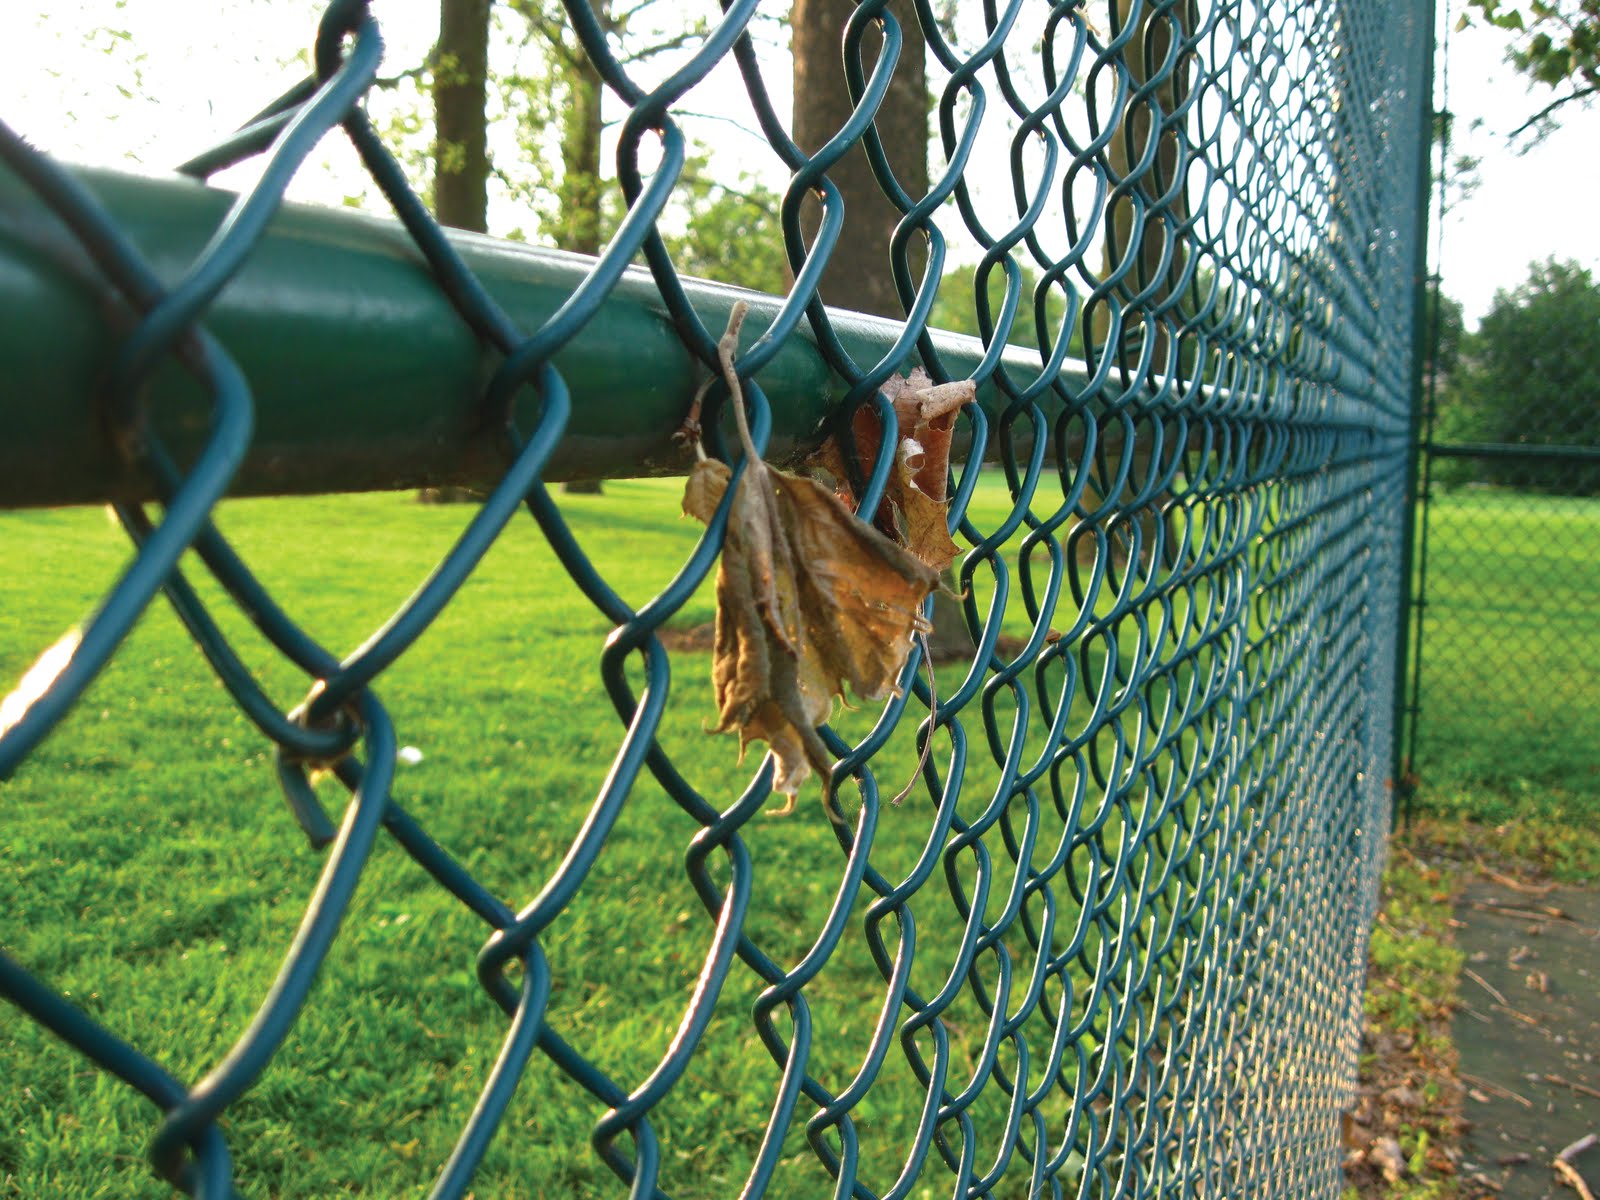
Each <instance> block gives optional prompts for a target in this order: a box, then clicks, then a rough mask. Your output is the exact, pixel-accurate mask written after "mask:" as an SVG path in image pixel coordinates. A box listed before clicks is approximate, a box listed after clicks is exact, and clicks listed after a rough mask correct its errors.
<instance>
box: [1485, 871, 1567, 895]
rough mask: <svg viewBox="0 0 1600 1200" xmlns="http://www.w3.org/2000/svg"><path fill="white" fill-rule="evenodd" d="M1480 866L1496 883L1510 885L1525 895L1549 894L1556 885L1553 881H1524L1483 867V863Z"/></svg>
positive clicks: (1512, 888) (1509, 886)
mask: <svg viewBox="0 0 1600 1200" xmlns="http://www.w3.org/2000/svg"><path fill="white" fill-rule="evenodd" d="M1479 866H1480V867H1482V870H1483V873H1484V874H1485V875H1487V876H1488V877H1489V878H1490V879H1492V880H1494V881H1495V882H1496V883H1498V884H1500V885H1501V886H1503V887H1508V888H1510V889H1511V890H1512V891H1514V892H1521V893H1522V894H1523V895H1525V896H1539V897H1544V896H1548V895H1549V894H1550V893H1551V892H1552V891H1553V890H1554V889H1555V886H1556V885H1555V884H1553V883H1524V882H1522V880H1520V879H1517V878H1514V877H1513V876H1510V875H1503V874H1501V873H1500V872H1499V871H1491V870H1489V868H1487V867H1483V866H1482V864H1481V863H1480V864H1479Z"/></svg>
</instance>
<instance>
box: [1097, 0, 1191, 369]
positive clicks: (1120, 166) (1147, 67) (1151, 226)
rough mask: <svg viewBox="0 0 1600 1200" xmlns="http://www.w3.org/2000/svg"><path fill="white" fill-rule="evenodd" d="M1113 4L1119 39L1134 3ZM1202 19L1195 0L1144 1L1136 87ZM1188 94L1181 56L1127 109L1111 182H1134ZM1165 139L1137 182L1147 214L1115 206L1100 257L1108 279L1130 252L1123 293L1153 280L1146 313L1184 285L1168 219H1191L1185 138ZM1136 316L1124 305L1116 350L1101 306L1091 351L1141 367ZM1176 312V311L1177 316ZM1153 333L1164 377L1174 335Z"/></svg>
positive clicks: (1156, 362)
mask: <svg viewBox="0 0 1600 1200" xmlns="http://www.w3.org/2000/svg"><path fill="white" fill-rule="evenodd" d="M1109 3H1110V8H1111V29H1112V33H1113V35H1119V34H1120V33H1121V31H1122V30H1123V29H1124V28H1125V27H1126V26H1127V24H1128V18H1129V16H1130V14H1131V13H1132V10H1133V0H1109ZM1197 20H1198V17H1197V14H1196V12H1195V10H1194V4H1193V2H1192V0H1180V2H1179V3H1175V4H1173V5H1171V7H1170V8H1168V9H1166V10H1165V11H1163V10H1160V9H1158V8H1155V7H1153V6H1152V4H1151V3H1150V0H1145V3H1143V4H1142V5H1141V6H1140V9H1139V20H1138V24H1137V27H1136V28H1135V30H1134V33H1133V37H1132V38H1130V39H1129V41H1128V44H1127V45H1126V47H1124V49H1123V59H1124V61H1125V62H1126V63H1127V66H1128V73H1129V75H1130V76H1131V77H1132V82H1133V84H1134V86H1135V87H1140V88H1142V87H1144V86H1145V85H1146V84H1148V83H1149V82H1150V79H1151V75H1152V72H1153V71H1157V70H1160V69H1161V68H1162V65H1163V64H1164V63H1165V62H1166V59H1167V56H1168V55H1169V54H1171V53H1172V47H1173V45H1174V44H1175V43H1176V42H1177V41H1179V40H1180V39H1182V38H1183V37H1185V36H1186V35H1192V34H1193V32H1194V29H1195V27H1196V24H1197ZM1188 95H1189V56H1188V55H1187V54H1186V53H1180V54H1179V55H1178V57H1177V59H1176V61H1175V62H1174V64H1173V67H1172V70H1171V72H1170V73H1169V74H1168V75H1167V76H1166V77H1165V78H1164V79H1162V80H1160V81H1159V82H1158V83H1157V84H1156V89H1155V92H1154V93H1153V95H1152V96H1151V97H1150V100H1149V101H1147V102H1142V103H1130V104H1129V105H1128V107H1127V108H1126V109H1125V110H1124V111H1123V114H1122V123H1121V125H1120V126H1119V127H1118V129H1117V131H1116V133H1115V135H1114V136H1113V137H1112V139H1111V144H1110V145H1109V146H1107V148H1106V155H1107V158H1108V160H1109V166H1110V168H1111V173H1112V176H1113V178H1112V183H1113V184H1115V183H1118V182H1120V181H1122V180H1124V179H1126V178H1128V176H1129V174H1130V173H1131V172H1132V169H1133V164H1134V163H1136V162H1138V161H1139V160H1140V159H1141V158H1142V157H1143V156H1144V154H1145V150H1146V147H1147V146H1148V145H1149V143H1150V138H1151V135H1152V131H1153V130H1154V129H1155V123H1156V119H1158V118H1168V117H1170V116H1171V114H1172V113H1174V112H1176V111H1177V109H1178V107H1179V106H1180V105H1181V104H1182V103H1183V102H1184V100H1186V99H1187V98H1188ZM1160 137H1161V140H1160V142H1159V144H1158V145H1157V146H1156V154H1155V160H1154V162H1153V163H1152V164H1151V166H1150V169H1149V170H1148V171H1146V172H1145V174H1144V175H1143V176H1142V177H1141V178H1140V179H1139V180H1138V181H1137V182H1136V183H1135V185H1134V188H1135V190H1136V191H1137V192H1138V193H1139V196H1140V199H1141V200H1142V201H1143V202H1144V205H1145V210H1144V215H1143V217H1142V218H1141V217H1139V216H1138V215H1137V213H1136V211H1135V205H1134V201H1133V198H1132V197H1131V196H1123V197H1122V198H1121V199H1120V200H1117V201H1114V202H1113V203H1112V204H1111V205H1110V211H1109V212H1108V214H1107V221H1106V240H1105V243H1104V247H1103V249H1102V253H1101V264H1102V266H1101V277H1102V278H1104V277H1105V276H1107V275H1110V274H1111V273H1112V272H1113V271H1114V270H1115V269H1116V268H1117V266H1118V265H1119V264H1120V263H1122V262H1123V261H1124V260H1125V259H1126V258H1127V256H1128V255H1129V253H1130V248H1131V253H1132V255H1133V258H1134V266H1133V270H1132V271H1131V272H1129V274H1128V275H1127V276H1126V277H1125V278H1124V280H1123V282H1122V284H1121V286H1120V287H1119V288H1118V292H1119V294H1121V295H1124V296H1132V295H1136V294H1139V293H1142V292H1144V291H1145V290H1146V289H1147V288H1149V287H1150V286H1151V285H1152V284H1153V283H1154V284H1155V285H1156V286H1155V290H1154V293H1153V294H1152V295H1151V296H1150V297H1149V299H1148V300H1146V301H1145V302H1144V303H1143V304H1142V305H1141V307H1142V308H1145V309H1160V308H1165V307H1166V306H1167V305H1168V304H1170V303H1171V302H1172V301H1174V300H1175V299H1176V291H1177V287H1178V283H1179V280H1180V279H1181V278H1182V276H1183V268H1184V247H1183V244H1182V243H1181V242H1174V243H1173V245H1172V249H1171V253H1170V255H1169V254H1168V250H1167V246H1168V243H1169V241H1171V240H1172V239H1171V237H1170V235H1169V232H1168V229H1167V225H1168V222H1169V220H1170V221H1171V222H1172V223H1174V224H1182V223H1183V222H1184V221H1187V220H1188V218H1189V194H1188V189H1187V187H1186V186H1185V185H1183V184H1181V183H1178V173H1179V169H1180V167H1181V166H1182V165H1183V164H1182V162H1181V150H1182V137H1181V135H1180V133H1179V131H1178V128H1177V127H1176V126H1175V125H1170V124H1169V125H1166V126H1165V127H1164V128H1163V130H1162V132H1161V135H1160ZM1175 184H1176V185H1177V188H1176V193H1175V195H1174V196H1173V197H1172V199H1171V200H1170V201H1169V202H1168V203H1167V204H1166V205H1165V206H1164V207H1162V208H1161V209H1158V210H1156V211H1151V208H1150V206H1151V205H1153V204H1155V203H1156V202H1157V201H1158V200H1159V199H1160V198H1161V197H1163V196H1165V195H1166V194H1167V193H1168V192H1170V191H1172V190H1173V188H1174V185H1175ZM1163 257H1166V258H1167V265H1166V270H1165V271H1163V270H1162V267H1161V261H1162V258H1163ZM1138 315H1139V314H1138V312H1137V311H1135V310H1131V309H1127V308H1124V310H1123V319H1124V324H1123V327H1122V336H1121V342H1120V345H1119V346H1117V347H1110V346H1108V345H1107V344H1106V343H1107V341H1108V337H1109V333H1110V328H1111V312H1110V309H1109V308H1108V307H1107V306H1105V305H1101V306H1100V307H1099V308H1098V310H1097V311H1096V313H1095V316H1094V321H1093V333H1094V336H1093V338H1092V339H1091V340H1092V342H1093V347H1092V349H1091V351H1090V352H1091V354H1098V353H1101V352H1102V351H1103V352H1105V353H1110V354H1114V355H1122V356H1124V360H1125V361H1126V362H1127V363H1128V364H1129V366H1130V367H1131V366H1132V365H1133V364H1135V363H1137V362H1138V359H1139V349H1138V348H1139V344H1140V341H1141V338H1142V337H1143V336H1144V333H1143V323H1142V322H1140V321H1138V320H1136V319H1135V320H1133V321H1129V318H1137V317H1138ZM1176 315H1177V314H1176V312H1175V311H1174V313H1173V316H1174V317H1176ZM1153 336H1154V339H1155V344H1154V346H1153V347H1152V348H1151V349H1152V358H1151V373H1152V374H1153V375H1159V374H1162V373H1164V372H1166V371H1167V370H1168V369H1169V367H1171V366H1172V365H1173V345H1172V336H1171V333H1170V332H1169V331H1168V329H1167V328H1166V327H1165V326H1164V325H1160V324H1158V325H1156V326H1155V329H1154V334H1153Z"/></svg>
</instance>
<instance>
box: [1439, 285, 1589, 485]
mask: <svg viewBox="0 0 1600 1200" xmlns="http://www.w3.org/2000/svg"><path fill="white" fill-rule="evenodd" d="M1436 433H1437V437H1438V440H1440V441H1444V442H1492V443H1504V444H1510V445H1529V446H1540V445H1566V446H1584V447H1596V448H1600V285H1597V284H1596V282H1595V279H1594V276H1593V274H1592V272H1590V271H1589V270H1588V269H1586V268H1584V267H1580V266H1579V265H1578V264H1576V263H1573V262H1558V261H1556V260H1555V259H1549V260H1546V261H1545V262H1542V263H1534V264H1532V266H1531V267H1530V269H1529V274H1528V279H1527V281H1526V282H1525V283H1523V284H1522V285H1521V286H1519V287H1517V288H1515V289H1513V290H1511V291H1509V292H1508V291H1501V292H1500V293H1498V294H1497V295H1496V296H1495V300H1494V305H1493V307H1492V308H1491V309H1490V310H1489V314H1488V316H1486V317H1485V318H1484V319H1483V323H1482V324H1481V325H1480V326H1479V328H1478V330H1477V332H1476V333H1474V334H1472V335H1470V336H1468V337H1466V338H1465V339H1463V341H1462V346H1461V364H1460V370H1459V371H1458V372H1457V373H1456V375H1455V376H1454V377H1453V378H1452V380H1451V382H1450V386H1449V387H1447V388H1446V389H1445V392H1444V394H1443V395H1442V396H1441V397H1440V401H1439V411H1438V416H1437V419H1436ZM1457 470H1458V475H1457V476H1456V477H1455V478H1453V479H1449V480H1447V481H1449V482H1461V481H1463V480H1462V478H1461V476H1460V474H1459V471H1460V468H1457ZM1470 470H1471V471H1472V472H1474V473H1475V476H1476V478H1478V479H1480V480H1483V481H1485V482H1491V483H1498V484H1503V485H1506V486H1512V487H1518V488H1522V489H1524V490H1529V491H1543V492H1553V493H1558V494H1563V495H1574V496H1592V495H1596V494H1600V467H1596V466H1588V465H1582V464H1554V463H1548V462H1533V463H1529V462H1526V461H1520V460H1491V461H1487V462H1482V463H1474V464H1473V465H1472V466H1471V468H1470Z"/></svg>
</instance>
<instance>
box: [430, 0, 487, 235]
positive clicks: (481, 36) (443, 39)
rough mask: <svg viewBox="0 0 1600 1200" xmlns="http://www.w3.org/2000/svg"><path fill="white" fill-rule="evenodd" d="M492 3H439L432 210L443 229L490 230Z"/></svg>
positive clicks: (449, 0) (474, 0)
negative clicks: (488, 109) (486, 111)
mask: <svg viewBox="0 0 1600 1200" xmlns="http://www.w3.org/2000/svg"><path fill="white" fill-rule="evenodd" d="M489 3H490V0H440V4H439V45H438V47H437V49H436V50H435V51H434V69H433V121H434V130H435V133H434V143H433V211H434V215H435V216H437V217H438V218H439V221H440V223H441V224H444V225H451V226H454V227H455V228H457V229H471V230H473V231H475V232H477V233H485V232H487V231H488V228H489V222H488V211H489V141H488V130H487V125H486V122H485V119H484V105H485V103H486V101H487V98H488V87H489Z"/></svg>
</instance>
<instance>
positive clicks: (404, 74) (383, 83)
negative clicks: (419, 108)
mask: <svg viewBox="0 0 1600 1200" xmlns="http://www.w3.org/2000/svg"><path fill="white" fill-rule="evenodd" d="M438 53H439V47H437V46H435V47H434V48H433V49H432V50H429V51H428V53H427V54H425V55H424V56H423V58H422V61H421V62H419V63H418V64H417V65H416V66H414V67H412V68H410V69H409V70H405V71H401V72H399V73H398V74H396V75H380V76H378V78H376V79H374V80H373V81H372V86H373V87H375V88H381V89H383V90H384V91H391V90H393V89H394V88H397V87H399V86H400V85H401V84H402V83H404V82H405V81H406V80H408V79H421V78H422V77H423V76H424V75H426V74H427V73H428V72H429V71H431V70H433V61H434V56H435V55H437V54H438Z"/></svg>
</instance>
